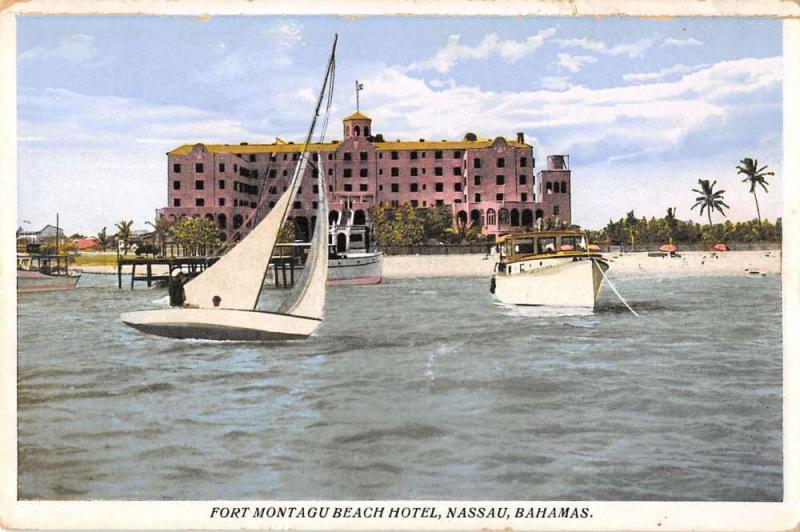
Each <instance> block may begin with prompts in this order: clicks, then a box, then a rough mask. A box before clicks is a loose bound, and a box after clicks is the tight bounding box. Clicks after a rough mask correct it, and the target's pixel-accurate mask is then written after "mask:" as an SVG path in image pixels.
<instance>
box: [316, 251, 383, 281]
mask: <svg viewBox="0 0 800 532" xmlns="http://www.w3.org/2000/svg"><path fill="white" fill-rule="evenodd" d="M382 280H383V254H382V253H358V254H348V255H347V256H346V257H340V258H336V259H329V260H328V283H327V284H328V285H340V284H379V283H380V282H381V281H382Z"/></svg>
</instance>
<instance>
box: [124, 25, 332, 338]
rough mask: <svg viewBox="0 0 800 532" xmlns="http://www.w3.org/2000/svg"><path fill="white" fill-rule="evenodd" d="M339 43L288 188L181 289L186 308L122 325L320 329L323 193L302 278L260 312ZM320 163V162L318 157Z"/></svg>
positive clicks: (259, 333)
mask: <svg viewBox="0 0 800 532" xmlns="http://www.w3.org/2000/svg"><path fill="white" fill-rule="evenodd" d="M337 40H338V35H337V36H336V37H334V41H333V48H332V50H331V56H330V59H329V61H328V68H327V70H326V73H325V80H324V82H323V84H322V90H321V91H320V94H319V99H318V101H317V106H316V109H315V111H314V116H313V118H312V121H311V126H310V128H309V131H308V135H307V136H306V140H305V144H304V146H303V151H302V153H301V154H300V158H299V162H298V164H297V166H296V167H295V170H294V174H293V175H292V180H291V182H290V184H289V186H288V187H287V190H286V191H285V192H284V193H283V195H282V196H281V197H280V199H279V200H278V202H277V203H276V204H275V206H274V207H273V208H272V210H271V211H270V212H269V213H268V214H267V215H266V216H265V217H264V219H263V220H262V221H261V222H259V223H258V225H256V227H254V228H253V230H252V231H251V232H250V233H249V234H248V235H247V236H246V237H245V238H243V239H242V240H241V241H240V242H239V243H238V244H237V245H236V246H235V247H233V248H232V249H231V250H230V251H228V252H227V253H226V254H225V255H223V256H222V257H221V258H220V259H219V260H218V261H217V262H215V263H214V264H213V265H212V266H210V267H209V268H207V269H206V270H205V271H204V272H203V273H202V274H200V275H199V276H197V277H195V278H194V279H192V280H191V281H189V282H188V283H187V284H186V285H185V286H184V291H185V296H186V297H185V302H184V304H183V306H181V307H174V308H170V309H157V310H140V311H136V312H128V313H124V314H122V316H121V319H122V321H123V322H124V323H125V324H126V325H129V326H131V327H133V328H135V329H138V330H140V331H142V332H145V333H148V334H154V335H158V336H166V337H171V338H198V339H208V340H231V341H274V340H289V339H297V338H305V337H308V336H310V335H311V334H313V333H314V332H315V331H316V330H317V328H318V327H319V326H320V324H321V323H322V319H323V310H324V307H325V281H326V278H327V273H328V199H327V194H320V198H319V203H318V207H317V220H316V225H315V227H314V236H313V238H312V240H311V247H310V249H309V254H308V259H307V261H306V267H305V268H303V272H302V274H301V275H300V278H299V279H298V281H297V282H296V283H295V285H294V287H293V288H292V289H291V291H290V292H289V294H288V295H287V296H286V298H285V300H284V301H283V302H282V303H281V304H280V305H279V306H278V308H277V309H276V310H274V311H264V310H259V309H257V306H258V300H259V295H260V294H261V288H262V285H263V283H264V278H265V277H266V274H267V269H268V268H269V264H270V260H271V258H272V255H273V252H274V251H275V244H276V242H277V240H278V233H279V232H280V229H281V227H282V226H283V223H284V221H285V220H286V218H287V216H288V214H289V210H290V207H291V205H292V203H293V202H294V198H295V196H296V194H297V189H298V188H299V181H300V179H301V177H302V176H303V175H304V174H305V171H306V167H307V165H308V164H309V155H308V153H307V149H308V145H309V144H310V142H311V139H312V137H313V134H314V128H315V126H316V123H317V119H318V118H319V111H320V107H321V106H322V101H323V97H324V96H325V94H326V91H327V107H326V113H325V121H324V124H325V125H324V126H323V132H322V135H323V136H324V130H325V127H326V126H327V121H328V120H327V118H328V115H329V112H330V107H331V101H332V97H333V78H334V70H335V55H336V42H337ZM318 159H319V160H320V161H321V160H322V158H321V157H319V158H318ZM317 174H318V180H319V189H320V190H327V186H326V184H325V172H323V171H319V172H317Z"/></svg>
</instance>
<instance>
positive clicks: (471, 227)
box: [442, 217, 481, 244]
mask: <svg viewBox="0 0 800 532" xmlns="http://www.w3.org/2000/svg"><path fill="white" fill-rule="evenodd" d="M442 236H444V237H446V239H447V240H450V241H452V242H454V243H456V244H466V243H469V242H475V241H476V240H480V238H481V227H480V225H478V224H476V223H475V222H466V221H464V220H462V219H461V218H458V217H457V218H456V224H455V226H451V227H448V228H447V229H445V230H444V233H443V234H442Z"/></svg>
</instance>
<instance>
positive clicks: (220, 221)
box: [217, 214, 228, 229]
mask: <svg viewBox="0 0 800 532" xmlns="http://www.w3.org/2000/svg"><path fill="white" fill-rule="evenodd" d="M217 225H219V228H220V229H227V228H228V217H227V216H225V215H224V214H220V215H219V216H217Z"/></svg>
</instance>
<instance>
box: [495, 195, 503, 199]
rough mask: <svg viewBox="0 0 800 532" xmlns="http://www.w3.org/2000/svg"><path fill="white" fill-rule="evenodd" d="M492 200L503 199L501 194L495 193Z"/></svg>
mask: <svg viewBox="0 0 800 532" xmlns="http://www.w3.org/2000/svg"><path fill="white" fill-rule="evenodd" d="M494 200H495V201H503V194H495V196H494Z"/></svg>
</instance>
